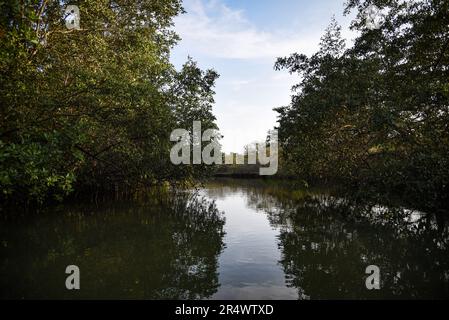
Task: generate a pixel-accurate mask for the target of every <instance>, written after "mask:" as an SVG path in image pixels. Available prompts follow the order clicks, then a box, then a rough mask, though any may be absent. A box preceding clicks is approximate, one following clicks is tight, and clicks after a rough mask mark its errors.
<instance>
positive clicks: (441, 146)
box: [275, 0, 449, 212]
mask: <svg viewBox="0 0 449 320" xmlns="http://www.w3.org/2000/svg"><path fill="white" fill-rule="evenodd" d="M370 5H374V6H376V7H377V8H379V9H380V10H381V12H382V13H383V15H384V17H383V18H382V20H381V23H380V25H379V28H377V29H376V28H374V29H373V28H368V27H367V25H368V24H367V16H366V15H365V14H364V12H365V10H366V9H367V8H368V7H369V6H370ZM351 10H356V11H357V17H356V19H355V20H354V21H353V23H352V28H354V29H355V30H357V31H358V36H357V38H356V39H355V43H354V45H353V46H351V47H350V48H348V49H346V46H345V42H344V41H343V40H342V36H341V28H340V27H339V26H338V24H337V23H336V22H335V21H333V22H332V23H331V25H330V26H329V27H328V29H327V30H326V33H325V35H324V36H323V37H322V39H321V45H320V49H319V50H318V52H316V53H315V54H313V55H312V56H310V57H308V56H306V55H304V54H297V53H295V54H292V55H291V56H289V57H285V58H279V59H278V60H277V62H276V65H275V68H276V69H278V70H279V69H287V70H288V71H290V73H297V74H299V75H300V76H301V81H300V82H299V83H298V84H297V85H296V86H295V87H293V91H294V95H293V96H292V100H291V103H290V104H289V105H288V106H285V107H280V108H277V109H275V110H276V111H277V112H278V117H279V140H280V149H281V153H282V155H281V166H282V169H283V173H284V174H288V175H292V176H294V177H300V178H301V179H304V180H305V181H307V182H308V181H333V182H338V183H340V184H341V185H343V186H347V187H350V190H352V191H353V192H354V194H356V195H361V194H363V195H366V196H370V195H371V196H374V197H378V196H380V195H386V196H387V197H386V198H389V199H393V198H395V197H397V198H398V199H401V200H405V201H406V202H408V201H409V202H410V203H414V204H415V205H417V206H419V207H422V208H425V209H427V210H434V211H443V212H444V211H445V210H444V208H446V209H447V204H448V203H449V197H448V195H449V187H448V181H449V127H448V126H449V2H448V1H445V0H425V1H399V0H389V1H384V0H382V1H381V0H379V1H377V0H370V1H368V0H349V1H348V3H347V6H346V13H349V12H350V11H351Z"/></svg>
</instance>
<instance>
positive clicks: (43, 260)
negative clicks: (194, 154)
mask: <svg viewBox="0 0 449 320" xmlns="http://www.w3.org/2000/svg"><path fill="white" fill-rule="evenodd" d="M223 225H224V218H223V216H222V213H220V212H219V211H218V209H217V207H216V206H215V204H214V203H213V202H210V201H207V200H206V199H204V198H201V197H199V196H198V195H195V194H191V193H181V192H178V193H176V194H175V195H173V194H172V195H167V194H162V193H159V194H157V195H156V194H155V195H153V196H152V197H150V198H149V199H146V200H145V201H141V202H139V201H132V202H122V203H114V204H111V205H107V204H101V206H100V208H95V207H92V206H84V207H83V206H76V207H72V208H70V209H69V210H68V211H67V209H64V210H62V209H61V210H57V211H56V212H53V213H51V214H45V215H39V216H36V217H34V218H33V219H32V220H31V221H30V217H27V218H26V219H14V221H7V222H4V223H2V227H1V228H0V236H1V238H0V239H1V240H2V247H1V249H0V253H1V264H0V274H1V277H0V288H1V289H0V290H1V297H2V298H121V299H123V298H125V299H128V298H139V299H143V298H145V299H161V298H164V299H201V298H205V297H209V296H211V295H212V294H213V293H215V292H216V290H217V288H218V286H219V283H218V274H217V259H218V255H219V254H220V252H221V251H222V249H223V245H224V244H223V241H222V238H223V236H224V231H223ZM69 264H75V265H77V266H79V268H80V270H81V290H75V291H68V290H66V289H65V286H64V283H65V277H66V275H65V274H64V270H65V267H66V266H67V265H69Z"/></svg>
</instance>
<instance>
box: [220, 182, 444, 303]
mask: <svg viewBox="0 0 449 320" xmlns="http://www.w3.org/2000/svg"><path fill="white" fill-rule="evenodd" d="M221 183H223V182H221ZM226 188H228V189H227V190H228V192H229V190H233V191H234V192H244V193H245V194H246V197H247V199H248V206H249V207H251V208H253V209H256V210H259V211H263V212H264V213H266V214H267V216H268V219H269V221H270V223H271V225H272V226H273V227H276V228H278V229H279V232H280V234H279V248H280V250H281V253H282V259H281V261H280V264H281V265H282V266H283V268H284V272H285V275H286V281H287V284H288V286H291V287H295V288H297V290H298V294H299V297H300V298H303V299H308V298H311V299H335V298H339V299H352V298H354V299H364V298H366V299H370V298H448V297H449V285H448V283H449V255H448V247H449V233H448V228H447V226H444V225H442V224H441V221H438V222H439V223H437V219H435V216H433V215H432V214H428V215H425V214H423V213H420V212H416V211H412V210H407V209H404V208H385V207H382V206H379V205H375V204H366V203H365V204H360V203H355V202H353V201H351V199H350V198H336V197H332V196H330V195H329V194H326V193H322V192H312V191H310V192H304V191H300V190H298V189H296V188H292V187H291V186H282V185H278V184H276V183H270V182H267V183H260V182H258V183H255V182H247V183H246V184H244V186H242V182H239V183H238V184H235V183H233V182H229V181H227V182H226ZM220 190H222V191H221V192H223V190H224V189H223V187H221V188H217V189H216V190H214V191H213V192H214V195H215V196H217V197H219V196H220ZM224 193H226V190H225V192H224ZM371 264H374V265H377V266H379V267H380V271H381V289H380V290H371V291H370V290H367V289H366V287H365V279H366V277H367V275H366V274H365V269H366V267H367V266H368V265H371Z"/></svg>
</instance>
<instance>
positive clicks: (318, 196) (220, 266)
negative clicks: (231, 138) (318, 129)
mask: <svg viewBox="0 0 449 320" xmlns="http://www.w3.org/2000/svg"><path fill="white" fill-rule="evenodd" d="M13 216H15V217H13V218H11V217H9V218H2V220H1V225H0V241H1V242H0V297H1V298H25V299H26V298H64V299H67V298H101V299H104V298H120V299H337V298H338V299H341V298H343V299H370V298H388V299H394V298H446V299H447V298H448V297H449V286H448V283H449V255H448V245H449V240H448V238H449V237H448V232H447V227H445V226H444V225H443V224H442V223H440V222H439V221H437V220H435V219H434V217H433V216H432V215H431V214H430V215H424V214H422V213H419V212H413V211H410V210H406V209H404V208H384V207H382V206H380V205H372V204H363V205H362V204H354V203H353V202H352V201H350V200H348V199H342V198H336V197H331V196H329V195H327V194H326V193H325V192H323V191H320V192H318V191H314V192H312V191H307V192H305V191H301V190H297V189H295V188H294V187H292V186H285V185H279V184H277V183H271V182H260V181H243V180H240V181H232V180H226V181H219V182H214V183H210V184H208V185H207V186H206V187H204V188H202V189H200V190H198V191H193V190H192V191H188V192H181V191H179V192H164V191H162V190H158V191H154V193H153V194H151V195H150V196H148V197H147V198H139V199H136V200H132V201H129V200H127V201H113V202H103V203H101V204H97V205H95V204H88V205H86V204H72V205H70V206H69V205H65V206H61V207H59V208H56V209H52V210H49V211H48V212H44V213H40V214H33V215H30V214H28V215H27V216H26V217H23V216H20V215H19V213H15V214H14V215H13ZM68 265H77V266H78V267H79V269H80V273H81V277H80V279H81V281H80V283H81V289H80V290H67V289H66V288H65V279H66V276H67V275H66V274H65V269H66V266H68ZM368 265H377V266H378V267H379V268H380V272H381V274H380V276H381V278H380V281H381V289H380V290H368V289H367V288H366V286H365V279H366V277H367V275H366V274H365V269H366V267H367V266H368Z"/></svg>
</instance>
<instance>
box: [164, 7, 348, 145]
mask: <svg viewBox="0 0 449 320" xmlns="http://www.w3.org/2000/svg"><path fill="white" fill-rule="evenodd" d="M276 3H279V2H278V1H257V2H255V1H231V0H229V1H224V0H184V8H185V9H186V11H187V13H186V14H184V15H181V16H179V17H177V18H176V19H175V30H176V32H177V33H178V34H179V35H180V36H181V38H182V40H181V41H180V43H179V45H178V46H177V47H176V48H175V50H174V53H173V56H172V61H173V62H174V63H175V65H176V66H177V67H178V68H179V67H180V66H181V65H182V63H183V62H184V61H185V60H186V59H187V56H192V57H193V59H194V60H196V61H198V63H199V65H200V66H201V67H202V68H214V69H215V70H216V71H218V73H219V74H220V79H219V80H218V81H217V85H216V97H215V98H216V99H215V100H216V104H215V106H214V113H215V114H216V116H217V122H218V126H219V128H220V131H221V133H222V134H223V135H224V139H223V141H222V144H223V148H224V151H226V152H230V151H236V152H241V151H242V150H243V146H244V145H245V144H248V143H251V142H253V141H260V140H264V139H265V137H266V134H267V131H268V130H270V129H272V128H273V127H274V126H275V125H276V113H275V112H274V111H273V110H272V109H273V108H276V107H280V106H284V105H287V104H288V103H289V101H290V95H291V91H290V88H291V86H292V85H293V84H295V83H297V82H298V81H299V78H298V76H296V75H289V74H288V73H287V72H286V71H274V70H273V66H274V63H275V61H276V58H277V57H281V56H287V55H290V54H291V53H294V52H300V53H305V54H308V55H310V54H312V53H314V52H315V51H316V50H317V48H318V44H319V41H320V37H321V35H322V34H323V32H324V29H325V28H326V26H327V25H328V23H329V22H330V20H331V17H332V16H333V15H335V16H336V18H337V20H338V21H339V22H340V24H342V26H343V27H344V30H343V36H344V37H345V38H347V39H350V38H351V32H349V30H348V28H347V26H348V25H349V21H350V19H349V18H348V17H343V15H342V13H343V0H342V1H341V2H340V1H335V0H321V1H298V0H286V1H282V4H279V5H277V4H276ZM256 5H257V10H256V9H255V8H254V7H255V6H256ZM311 12H314V13H315V14H313V15H312V14H310V13H311ZM256 13H257V14H258V16H257V15H256ZM263 13H265V14H266V15H262V14H263ZM312 16H313V18H311V17H312ZM266 17H270V19H269V20H267V18H266Z"/></svg>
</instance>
